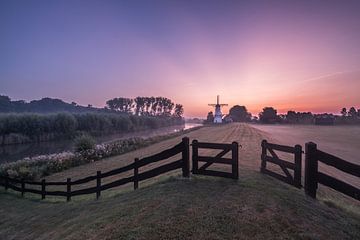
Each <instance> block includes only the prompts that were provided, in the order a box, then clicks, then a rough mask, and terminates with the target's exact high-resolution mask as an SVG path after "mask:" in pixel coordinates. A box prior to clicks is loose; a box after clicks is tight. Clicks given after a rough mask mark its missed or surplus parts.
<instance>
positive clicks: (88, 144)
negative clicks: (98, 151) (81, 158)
mask: <svg viewBox="0 0 360 240" xmlns="http://www.w3.org/2000/svg"><path fill="white" fill-rule="evenodd" d="M74 146H75V152H84V151H87V150H91V149H94V148H95V140H94V139H93V138H92V137H91V136H90V135H81V136H79V137H76V138H75V140H74Z"/></svg>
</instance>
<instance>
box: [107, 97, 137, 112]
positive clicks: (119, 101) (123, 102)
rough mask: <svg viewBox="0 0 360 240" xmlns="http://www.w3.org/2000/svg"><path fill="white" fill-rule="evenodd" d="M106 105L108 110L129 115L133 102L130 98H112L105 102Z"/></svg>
mask: <svg viewBox="0 0 360 240" xmlns="http://www.w3.org/2000/svg"><path fill="white" fill-rule="evenodd" d="M106 105H107V106H108V108H109V109H111V110H114V111H118V112H123V113H130V112H131V109H132V107H133V100H132V99H130V98H123V97H120V98H113V99H110V100H108V101H106Z"/></svg>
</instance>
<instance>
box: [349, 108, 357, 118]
mask: <svg viewBox="0 0 360 240" xmlns="http://www.w3.org/2000/svg"><path fill="white" fill-rule="evenodd" d="M348 115H349V116H350V117H352V118H354V117H356V115H357V112H356V109H355V108H354V107H351V108H350V109H349V112H348Z"/></svg>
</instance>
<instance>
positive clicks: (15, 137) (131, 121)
mask: <svg viewBox="0 0 360 240" xmlns="http://www.w3.org/2000/svg"><path fill="white" fill-rule="evenodd" d="M183 112H184V109H183V106H182V105H181V104H175V103H174V102H172V101H171V100H170V99H168V98H164V97H137V98H135V99H130V98H122V97H119V98H114V99H111V100H108V101H107V102H106V107H104V108H94V107H92V106H88V107H84V106H79V105H77V104H76V103H71V104H69V103H66V102H64V101H62V100H60V99H51V98H43V99H41V100H34V101H31V102H29V103H27V102H25V101H22V100H21V101H11V99H10V98H9V97H7V96H0V137H1V138H0V144H2V145H3V144H15V143H25V142H34V141H48V140H53V139H58V138H72V137H74V136H75V135H78V134H80V133H84V132H85V133H90V134H92V135H101V134H108V133H122V132H131V131H137V130H146V129H155V128H159V127H167V126H171V125H177V124H183V118H182V115H183Z"/></svg>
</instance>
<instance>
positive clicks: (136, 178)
mask: <svg viewBox="0 0 360 240" xmlns="http://www.w3.org/2000/svg"><path fill="white" fill-rule="evenodd" d="M138 161H139V159H138V158H135V160H134V163H135V166H134V190H136V189H138V188H139V167H138V165H137V162H138Z"/></svg>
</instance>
